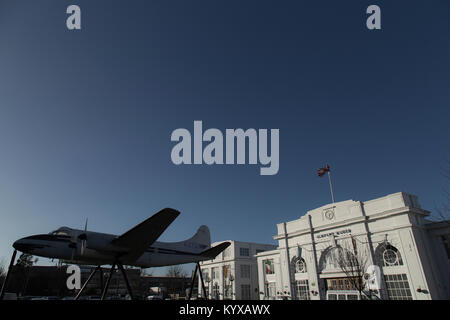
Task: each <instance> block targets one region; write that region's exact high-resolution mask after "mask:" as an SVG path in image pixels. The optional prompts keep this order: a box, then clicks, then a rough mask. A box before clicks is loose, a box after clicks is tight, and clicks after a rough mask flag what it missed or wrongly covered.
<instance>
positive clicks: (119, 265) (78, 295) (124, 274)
mask: <svg viewBox="0 0 450 320" xmlns="http://www.w3.org/2000/svg"><path fill="white" fill-rule="evenodd" d="M116 266H117V267H118V269H119V270H120V272H121V273H122V276H123V278H124V280H125V284H126V286H127V290H128V293H129V295H130V297H131V300H133V292H132V291H131V286H130V283H129V281H128V277H127V274H126V272H125V269H124V268H123V265H122V263H120V262H119V261H116V262H114V263H113V264H112V266H111V270H110V271H109V276H108V279H106V283H105V286H103V269H102V268H101V266H97V268H95V269H94V270H92V272H91V274H90V275H89V277H88V279H87V280H86V282H85V283H84V284H83V287H82V288H81V290H80V292H78V294H77V296H76V297H75V300H78V298H79V297H80V295H81V293H82V292H83V290H84V288H85V287H86V286H87V285H88V283H89V282H90V281H91V279H92V277H93V276H94V275H95V273H96V272H97V270H99V271H100V277H101V278H100V286H101V289H102V296H101V300H105V298H106V294H107V293H108V288H109V283H110V282H111V278H112V276H113V274H114V270H115V269H116Z"/></svg>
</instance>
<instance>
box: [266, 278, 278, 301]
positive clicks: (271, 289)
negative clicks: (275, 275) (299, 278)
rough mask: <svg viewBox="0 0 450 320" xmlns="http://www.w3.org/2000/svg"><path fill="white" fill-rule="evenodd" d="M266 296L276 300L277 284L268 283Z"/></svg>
mask: <svg viewBox="0 0 450 320" xmlns="http://www.w3.org/2000/svg"><path fill="white" fill-rule="evenodd" d="M264 296H265V298H266V299H269V300H271V299H275V298H276V287H275V282H268V283H266V284H265V285H264Z"/></svg>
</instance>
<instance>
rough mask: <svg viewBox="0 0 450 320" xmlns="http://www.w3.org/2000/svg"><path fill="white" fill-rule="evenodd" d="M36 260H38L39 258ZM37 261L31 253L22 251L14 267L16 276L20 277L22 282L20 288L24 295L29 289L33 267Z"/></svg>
mask: <svg viewBox="0 0 450 320" xmlns="http://www.w3.org/2000/svg"><path fill="white" fill-rule="evenodd" d="M35 261H37V259H36V260H35ZM35 261H33V256H32V255H31V254H28V253H22V254H21V255H20V257H19V259H18V260H17V263H16V265H15V267H14V269H15V274H16V277H17V278H18V279H19V283H22V289H21V290H20V292H21V293H22V295H24V294H25V292H26V290H27V285H28V280H29V276H30V271H31V267H32V266H33V263H34V262H35Z"/></svg>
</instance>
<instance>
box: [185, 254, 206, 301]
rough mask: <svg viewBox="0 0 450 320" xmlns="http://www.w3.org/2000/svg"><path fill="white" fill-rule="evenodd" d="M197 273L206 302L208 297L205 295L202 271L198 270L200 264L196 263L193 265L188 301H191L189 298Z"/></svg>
mask: <svg viewBox="0 0 450 320" xmlns="http://www.w3.org/2000/svg"><path fill="white" fill-rule="evenodd" d="M197 271H198V273H199V274H200V280H201V282H202V289H203V295H204V296H205V299H206V300H208V296H207V295H206V288H205V283H204V282H203V274H202V269H201V268H200V263H198V262H197V264H196V265H195V271H194V274H193V275H192V282H191V290H189V295H188V300H191V297H192V291H193V290H194V284H195V278H196V276H197Z"/></svg>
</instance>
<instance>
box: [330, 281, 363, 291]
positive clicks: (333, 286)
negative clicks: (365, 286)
mask: <svg viewBox="0 0 450 320" xmlns="http://www.w3.org/2000/svg"><path fill="white" fill-rule="evenodd" d="M357 284H358V278H334V279H327V282H326V285H327V290H357Z"/></svg>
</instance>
